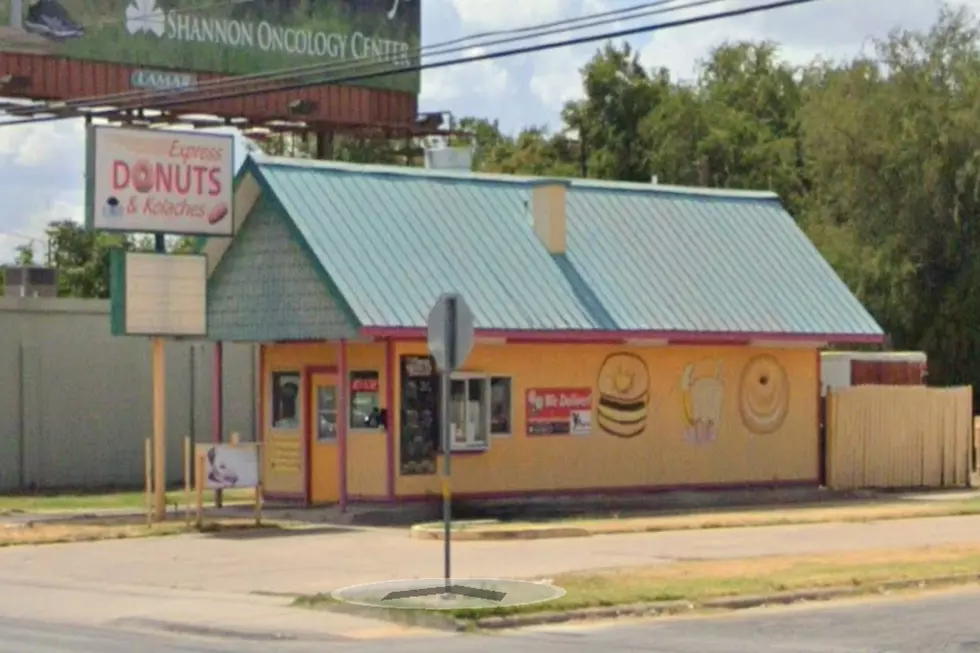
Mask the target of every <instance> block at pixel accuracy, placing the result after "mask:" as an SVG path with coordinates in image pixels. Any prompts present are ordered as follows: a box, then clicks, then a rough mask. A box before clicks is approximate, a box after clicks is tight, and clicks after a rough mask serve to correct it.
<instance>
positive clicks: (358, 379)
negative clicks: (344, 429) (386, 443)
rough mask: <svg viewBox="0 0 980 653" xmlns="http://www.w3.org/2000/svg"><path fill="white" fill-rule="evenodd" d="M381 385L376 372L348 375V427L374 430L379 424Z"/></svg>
mask: <svg viewBox="0 0 980 653" xmlns="http://www.w3.org/2000/svg"><path fill="white" fill-rule="evenodd" d="M380 389H381V383H380V380H379V376H378V373H377V372H351V373H350V427H351V428H352V429H376V428H378V427H380V426H382V424H381V419H380V417H381V406H380V405H379V404H380V399H379V397H380V392H379V391H380Z"/></svg>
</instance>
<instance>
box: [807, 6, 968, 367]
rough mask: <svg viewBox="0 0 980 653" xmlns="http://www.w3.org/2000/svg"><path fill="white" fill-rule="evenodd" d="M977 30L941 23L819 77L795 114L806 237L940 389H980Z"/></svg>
mask: <svg viewBox="0 0 980 653" xmlns="http://www.w3.org/2000/svg"><path fill="white" fill-rule="evenodd" d="M978 44H980V30H978V25H977V21H976V18H975V17H974V16H973V15H972V14H970V13H968V12H966V11H963V10H961V11H951V10H949V9H947V10H945V11H944V12H943V13H942V15H941V17H940V19H939V20H938V22H937V23H936V24H935V25H934V26H933V27H932V28H931V29H930V30H928V31H924V32H896V33H894V34H892V35H891V36H890V37H889V38H888V39H885V40H883V41H881V42H879V43H878V44H877V49H876V53H875V55H874V56H873V57H867V58H863V59H858V60H855V61H853V62H850V63H848V64H846V65H842V66H837V67H825V68H824V69H823V70H822V71H817V72H815V73H814V74H813V75H812V77H813V80H814V82H815V83H814V88H812V89H810V90H808V92H807V94H806V101H805V103H804V106H803V107H802V109H801V111H800V120H801V129H802V135H803V150H804V152H805V154H806V168H807V177H808V183H809V184H810V189H809V192H808V194H807V197H806V200H805V222H804V224H805V225H806V227H807V230H808V231H809V232H810V233H811V234H812V235H814V237H815V240H817V242H818V243H819V244H820V246H821V247H822V249H823V251H824V253H825V254H826V255H827V256H828V258H829V260H831V262H832V263H833V264H834V265H835V266H836V267H837V269H838V270H839V272H840V273H841V274H842V276H843V277H844V278H845V280H846V281H847V282H848V283H849V284H850V286H851V287H852V288H854V289H855V291H856V292H857V293H858V295H859V296H860V297H861V299H862V300H864V302H865V304H866V305H867V306H868V307H869V308H870V310H871V311H872V313H874V315H875V316H876V317H877V318H878V319H879V321H881V322H882V324H883V325H884V326H885V327H886V328H887V329H888V331H889V332H890V333H891V334H892V336H893V340H894V343H895V345H896V346H898V347H902V348H912V349H924V350H926V351H927V352H928V353H929V356H930V376H931V377H932V379H933V380H934V381H936V382H939V383H964V382H976V381H978V380H980V327H978V325H977V324H976V321H975V319H974V317H973V316H974V315H975V310H976V309H977V308H980V284H978V281H980V269H978V267H977V263H976V261H977V258H978V256H980V113H978V112H977V109H976V108H977V107H978V106H980V51H978Z"/></svg>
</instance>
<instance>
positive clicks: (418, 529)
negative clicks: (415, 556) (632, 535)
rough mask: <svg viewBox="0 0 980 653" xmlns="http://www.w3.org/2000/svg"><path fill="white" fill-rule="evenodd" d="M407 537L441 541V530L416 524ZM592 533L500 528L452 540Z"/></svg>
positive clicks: (456, 535)
mask: <svg viewBox="0 0 980 653" xmlns="http://www.w3.org/2000/svg"><path fill="white" fill-rule="evenodd" d="M408 534H409V537H411V538H413V539H416V540H440V541H441V540H443V539H444V535H443V530H442V528H441V527H440V528H433V527H431V526H429V525H428V524H416V525H415V526H412V528H411V529H410V530H409V532H408ZM593 535H595V533H593V532H592V531H589V530H587V529H585V528H571V527H568V526H565V527H555V528H501V529H494V530H488V531H481V530H458V531H457V530H454V531H452V538H453V541H455V542H478V541H489V540H544V539H552V538H566V537H592V536H593Z"/></svg>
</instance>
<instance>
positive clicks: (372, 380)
mask: <svg viewBox="0 0 980 653" xmlns="http://www.w3.org/2000/svg"><path fill="white" fill-rule="evenodd" d="M380 387H381V383H380V381H379V380H378V377H377V376H367V375H365V376H361V377H353V378H351V380H350V389H351V392H378V390H379V388H380Z"/></svg>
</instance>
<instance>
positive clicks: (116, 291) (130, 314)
mask: <svg viewBox="0 0 980 653" xmlns="http://www.w3.org/2000/svg"><path fill="white" fill-rule="evenodd" d="M207 266H208V260H207V257H206V256H203V255H193V254H156V253H150V252H127V251H125V250H122V249H113V250H111V251H110V253H109V291H110V292H109V296H110V299H109V304H110V326H111V330H112V335H114V336H188V337H203V336H206V335H207V332H208V318H207V292H206V288H207V276H208V272H207Z"/></svg>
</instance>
